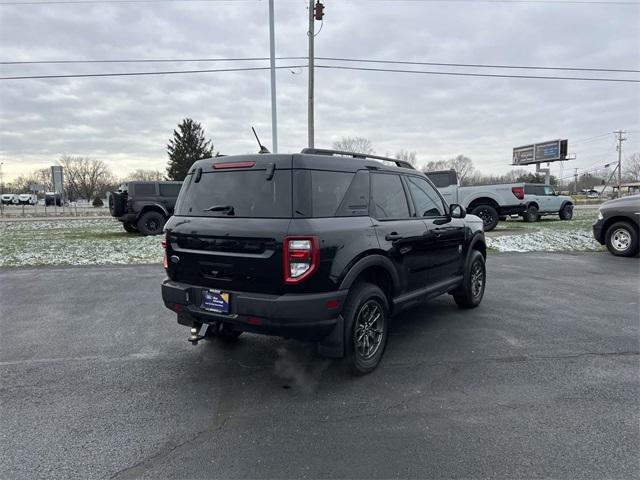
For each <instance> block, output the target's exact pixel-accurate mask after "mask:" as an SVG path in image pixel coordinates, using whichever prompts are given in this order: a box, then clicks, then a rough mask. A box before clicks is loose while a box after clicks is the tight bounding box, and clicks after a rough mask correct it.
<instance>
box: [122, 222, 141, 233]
mask: <svg viewBox="0 0 640 480" xmlns="http://www.w3.org/2000/svg"><path fill="white" fill-rule="evenodd" d="M122 226H123V227H124V229H125V230H126V231H127V233H140V232H138V229H137V228H136V227H135V225H133V224H131V223H129V222H123V223H122Z"/></svg>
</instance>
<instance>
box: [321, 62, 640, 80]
mask: <svg viewBox="0 0 640 480" xmlns="http://www.w3.org/2000/svg"><path fill="white" fill-rule="evenodd" d="M316 67H317V68H326V69H334V70H360V71H365V72H390V73H414V74H422V75H454V76H461V77H493V78H523V79H538V80H576V81H587V82H623V83H640V80H635V79H632V78H595V77H591V78H589V77H555V76H554V77H549V76H542V75H506V74H504V75H503V74H494V73H469V72H434V71H425V70H400V69H392V68H367V67H348V66H343V65H316Z"/></svg>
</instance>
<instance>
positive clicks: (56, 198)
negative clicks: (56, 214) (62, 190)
mask: <svg viewBox="0 0 640 480" xmlns="http://www.w3.org/2000/svg"><path fill="white" fill-rule="evenodd" d="M0 201H2V204H3V205H37V204H38V202H39V201H40V199H39V198H38V195H37V194H35V193H3V194H2V195H0ZM44 204H45V205H47V206H52V205H54V204H55V205H57V206H59V207H61V206H62V195H60V194H59V193H54V192H46V193H45V195H44Z"/></svg>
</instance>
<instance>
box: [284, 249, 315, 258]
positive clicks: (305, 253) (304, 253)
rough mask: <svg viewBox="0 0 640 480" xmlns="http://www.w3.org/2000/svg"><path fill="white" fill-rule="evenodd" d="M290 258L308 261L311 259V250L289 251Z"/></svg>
mask: <svg viewBox="0 0 640 480" xmlns="http://www.w3.org/2000/svg"><path fill="white" fill-rule="evenodd" d="M289 258H292V259H295V260H308V259H310V258H311V252H310V251H309V250H289Z"/></svg>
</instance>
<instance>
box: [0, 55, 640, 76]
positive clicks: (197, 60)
mask: <svg viewBox="0 0 640 480" xmlns="http://www.w3.org/2000/svg"><path fill="white" fill-rule="evenodd" d="M315 58H316V59H318V60H327V61H335V62H353V63H377V64H391V65H428V66H437V67H465V68H495V69H519V70H564V71H577V72H612V73H640V70H633V69H623V68H604V67H546V66H538V65H504V64H497V65H490V64H481V63H441V62H418V61H407V60H376V59H366V58H340V57H315ZM266 60H269V57H240V58H159V59H113V60H25V61H2V62H0V65H48V64H52V65H55V64H86V63H207V62H246V61H266ZM276 60H307V57H303V56H298V57H276Z"/></svg>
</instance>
